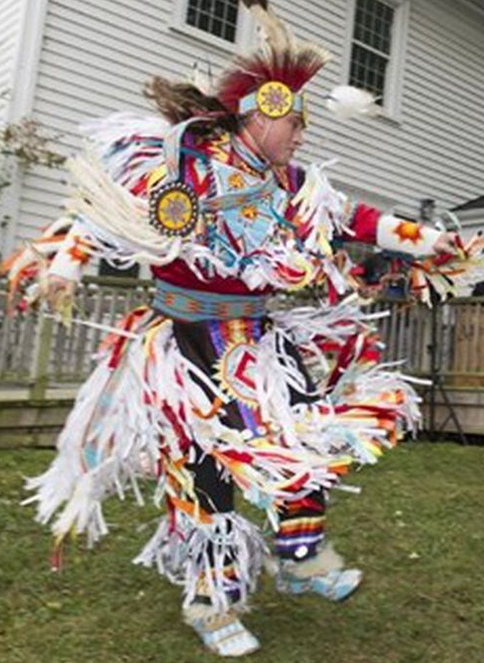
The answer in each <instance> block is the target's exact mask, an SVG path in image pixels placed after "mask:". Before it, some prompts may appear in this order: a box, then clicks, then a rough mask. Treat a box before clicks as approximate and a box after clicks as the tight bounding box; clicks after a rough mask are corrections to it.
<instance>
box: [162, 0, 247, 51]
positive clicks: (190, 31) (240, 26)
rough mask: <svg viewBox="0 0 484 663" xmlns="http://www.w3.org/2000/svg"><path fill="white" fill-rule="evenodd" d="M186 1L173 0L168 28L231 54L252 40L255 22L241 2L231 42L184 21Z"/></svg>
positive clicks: (187, 0)
mask: <svg viewBox="0 0 484 663" xmlns="http://www.w3.org/2000/svg"><path fill="white" fill-rule="evenodd" d="M188 2H189V0H174V1H173V10H172V16H171V25H170V28H171V29H172V30H174V31H175V32H179V33H181V34H184V35H186V36H188V37H193V38H195V39H196V40H197V41H201V42H204V43H206V44H209V45H210V46H215V47H216V48H218V49H219V50H222V51H226V52H228V53H231V54H235V53H238V52H239V51H241V50H242V49H244V48H246V47H249V46H250V44H251V43H252V42H253V39H254V35H255V23H254V20H253V18H252V16H251V13H250V12H249V11H248V9H247V8H246V7H245V6H244V5H243V4H242V3H240V4H239V8H238V16H237V29H236V38H235V41H234V42H231V41H228V40H227V39H223V37H217V36H216V35H213V34H212V33H211V32H207V31H205V30H202V29H201V28H197V27H195V26H194V25H189V24H188V23H187V22H186V15H187V9H188Z"/></svg>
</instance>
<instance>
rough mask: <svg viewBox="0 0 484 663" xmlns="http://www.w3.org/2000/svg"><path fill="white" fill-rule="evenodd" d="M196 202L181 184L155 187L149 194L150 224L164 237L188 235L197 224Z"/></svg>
mask: <svg viewBox="0 0 484 663" xmlns="http://www.w3.org/2000/svg"><path fill="white" fill-rule="evenodd" d="M197 218H198V201H197V197H196V195H195V192H194V191H193V189H191V188H190V187H189V186H188V185H186V184H184V183H182V182H174V183H169V184H165V185H164V186H160V187H156V188H155V189H154V190H153V191H151V193H150V224H151V225H152V226H153V227H154V228H156V230H158V231H160V232H161V233H162V234H165V235H172V236H175V235H178V236H181V237H185V236H186V235H188V234H189V233H190V232H191V231H192V230H193V228H194V227H195V224H196V222H197Z"/></svg>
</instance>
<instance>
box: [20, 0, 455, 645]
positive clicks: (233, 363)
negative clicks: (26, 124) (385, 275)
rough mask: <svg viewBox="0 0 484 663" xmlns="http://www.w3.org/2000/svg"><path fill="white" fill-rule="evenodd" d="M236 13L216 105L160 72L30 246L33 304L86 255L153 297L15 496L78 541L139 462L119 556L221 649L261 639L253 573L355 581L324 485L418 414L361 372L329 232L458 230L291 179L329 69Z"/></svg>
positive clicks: (386, 239)
mask: <svg viewBox="0 0 484 663" xmlns="http://www.w3.org/2000/svg"><path fill="white" fill-rule="evenodd" d="M246 4H249V5H252V10H253V11H254V14H255V15H256V17H257V18H258V20H259V21H260V23H261V25H262V26H263V28H264V30H265V40H264V41H263V42H262V44H261V45H260V47H259V48H258V49H257V50H256V51H255V52H254V53H252V54H249V55H246V56H242V57H237V58H236V59H235V61H234V63H233V65H232V67H231V68H229V69H228V71H226V72H225V73H224V74H223V75H222V77H221V78H220V80H219V81H218V83H217V85H216V87H215V90H214V91H212V92H211V93H210V94H208V93H207V92H203V91H202V90H200V89H199V88H198V87H197V86H196V85H194V84H188V83H186V84H185V83H171V82H169V81H167V80H165V79H164V78H161V77H158V78H156V79H155V80H154V81H153V82H152V84H151V85H150V86H149V89H148V95H149V96H150V98H151V99H153V100H154V101H155V102H156V103H157V105H158V107H159V110H160V111H161V114H162V116H163V119H160V118H158V117H154V118H153V117H138V116H136V115H133V114H117V115H114V116H111V117H109V118H108V119H106V120H102V121H95V122H91V123H90V124H89V125H87V126H86V131H87V133H88V135H89V145H88V147H87V150H86V152H85V153H84V154H82V155H80V156H79V157H77V158H76V159H74V160H73V161H72V162H71V164H70V168H71V172H72V176H73V180H74V184H75V188H74V191H73V193H72V196H71V199H70V201H69V202H68V205H67V210H66V215H65V217H63V218H62V219H61V220H60V221H58V222H56V223H55V224H54V225H53V226H52V227H51V228H50V229H49V230H48V231H47V232H46V233H45V235H44V237H43V240H42V246H43V247H44V253H48V254H49V255H50V256H53V255H54V254H55V257H54V258H53V261H52V264H51V265H50V268H49V271H48V277H47V284H45V283H44V284H43V285H42V287H41V289H43V292H44V294H45V293H47V296H48V298H49V299H50V301H51V303H52V305H53V307H54V308H55V309H57V310H61V309H62V310H65V305H66V303H68V302H69V300H71V299H72V296H73V293H74V288H75V283H76V281H78V280H79V279H80V277H81V274H82V269H83V267H84V265H85V264H87V263H88V262H89V260H91V258H92V257H93V256H100V257H103V258H104V259H106V260H108V261H111V262H113V264H116V265H117V266H120V265H121V266H123V265H124V266H130V265H132V264H133V263H135V262H140V263H148V264H150V265H151V266H152V272H153V278H154V282H155V285H156V294H155V296H154V299H153V302H152V303H151V305H150V306H145V307H142V308H138V309H136V310H134V311H132V312H131V313H130V314H129V315H128V316H127V317H126V318H125V319H124V320H123V322H122V323H121V324H120V326H119V329H118V330H117V332H116V333H112V334H110V335H109V336H108V338H107V339H106V341H105V342H104V344H103V350H102V357H101V360H100V363H99V365H98V367H97V368H96V370H95V371H94V372H93V374H92V375H91V377H90V378H89V379H88V381H87V382H86V383H85V384H84V386H83V387H82V388H81V390H80V392H79V395H78V397H77V400H76V403H75V406H74V408H73V411H72V413H71V414H70V416H69V418H68V420H67V423H66V425H65V428H64V430H63V431H62V433H61V435H60V438H59V443H58V448H59V453H58V456H57V458H56V459H55V461H54V462H53V464H52V466H51V467H50V469H49V470H48V471H47V472H46V473H45V474H44V475H42V476H41V477H38V478H35V479H32V480H30V481H29V486H28V487H29V488H30V489H31V490H35V491H36V493H35V495H34V497H33V498H32V501H36V502H38V519H39V520H40V522H43V523H45V522H48V521H50V520H51V518H52V517H53V515H54V514H55V512H57V511H58V510H59V509H61V512H60V515H59V516H58V517H57V519H56V520H55V522H54V525H53V531H54V534H55V536H56V537H57V538H58V540H61V539H62V538H63V537H64V536H65V535H66V534H67V533H68V532H69V531H71V530H75V531H76V532H78V533H86V534H87V537H88V541H89V543H90V544H93V543H95V542H96V541H97V540H98V539H99V538H100V537H101V536H103V535H104V534H106V533H107V529H108V528H107V525H106V523H105V521H104V519H103V515H102V510H101V502H102V500H103V499H104V498H105V497H106V496H108V495H110V494H113V493H116V492H117V493H120V494H122V493H123V492H124V488H125V487H126V486H127V485H128V484H130V485H131V486H132V487H133V489H134V492H135V495H136V496H137V497H138V499H139V500H141V495H140V493H139V490H138V484H137V480H138V478H139V477H140V476H143V475H144V474H145V472H146V467H147V466H148V467H149V469H150V471H151V472H153V473H154V474H155V475H156V477H157V490H156V500H157V501H158V502H160V503H161V501H162V499H163V500H164V501H165V503H166V515H164V516H163V517H162V518H161V520H160V524H159V526H158V529H157V531H156V532H155V533H154V535H153V537H152V538H151V540H150V541H149V542H148V543H147V544H146V546H145V548H144V549H143V550H142V552H141V553H140V555H139V556H138V558H137V559H136V562H137V563H139V564H143V565H145V566H153V565H154V566H156V567H157V569H158V570H159V572H160V573H161V574H162V575H164V576H166V577H167V578H168V579H169V580H171V581H172V582H175V583H177V584H179V585H181V586H182V588H183V597H184V598H183V614H184V618H185V620H186V621H187V623H188V624H190V625H191V626H192V627H193V628H194V629H195V630H196V631H197V633H198V634H199V635H200V637H201V639H202V640H203V642H204V643H205V645H206V646H207V647H208V648H209V649H211V650H212V651H214V652H215V653H217V654H219V655H221V656H239V655H243V654H247V653H250V652H251V651H254V650H255V649H257V648H258V646H259V644H258V641H257V639H256V637H255V636H254V635H253V634H251V633H250V632H249V631H248V630H247V629H246V628H245V627H244V626H243V624H242V622H241V620H240V617H239V612H240V611H241V610H243V609H244V608H245V607H246V606H247V601H248V597H249V594H250V593H251V592H252V591H253V590H254V589H255V587H256V583H257V578H258V576H259V573H260V571H261V568H262V566H263V563H264V560H266V561H268V563H269V565H271V566H272V567H273V569H274V572H275V575H276V583H277V587H278V589H279V590H280V591H282V592H290V593H302V592H306V591H311V592H316V593H318V594H320V595H322V596H323V597H326V598H329V599H331V600H341V599H343V598H345V597H347V596H348V595H349V594H350V593H351V592H352V591H354V590H355V589H356V588H357V586H358V584H359V582H360V579H361V572H360V571H359V570H357V569H350V570H345V569H344V568H343V567H342V562H341V559H340V558H339V556H338V555H337V554H336V553H335V552H334V551H333V549H332V548H331V546H330V544H329V543H328V540H327V535H326V533H325V506H326V494H327V491H328V490H330V489H331V488H333V487H335V486H338V485H339V484H340V475H341V474H343V473H345V472H346V471H347V469H348V467H349V466H350V465H351V464H352V463H354V462H356V463H360V464H364V463H373V462H375V461H376V459H377V458H378V456H379V455H380V454H381V450H382V449H383V448H384V447H388V446H391V445H393V444H395V443H396V441H397V439H398V438H399V437H401V435H402V434H403V432H404V431H405V430H411V431H412V430H415V427H416V426H417V423H418V420H419V411H418V398H417V396H416V394H415V392H414V391H413V389H412V387H411V385H410V384H409V382H408V381H407V380H405V379H403V378H402V377H401V376H399V375H398V374H397V373H395V372H391V371H388V370H387V369H385V368H383V367H379V366H378V357H379V350H380V344H379V341H378V338H377V336H376V335H375V333H374V330H373V328H372V326H371V316H368V315H365V314H364V313H363V312H362V310H361V309H360V308H359V307H358V304H357V298H356V297H355V296H354V295H352V294H351V290H352V289H353V288H354V287H355V284H356V282H355V277H354V274H353V271H352V269H351V263H350V261H349V259H348V258H347V257H345V256H344V255H343V254H342V253H341V252H338V253H337V254H334V253H333V249H332V246H331V244H332V241H333V239H335V238H338V239H343V240H346V241H352V240H356V241H360V242H367V243H372V244H377V245H379V246H380V247H383V248H387V249H396V250H398V251H399V252H402V251H403V252H405V251H410V252H413V253H415V254H418V255H429V254H435V253H447V254H449V253H453V252H454V246H453V239H454V238H453V236H450V235H447V234H445V233H440V232H437V231H436V230H433V229H430V228H424V227H422V226H420V225H418V224H414V223H410V222H407V221H402V220H401V219H397V218H394V217H392V216H389V215H382V214H381V213H380V212H379V211H378V210H375V209H372V208H369V207H367V206H365V205H363V204H357V203H356V204H355V203H352V202H350V201H349V200H347V198H346V197H345V196H344V195H342V194H341V193H339V192H337V191H335V190H334V189H333V188H332V187H331V185H330V184H329V182H328V180H327V179H326V176H325V173H324V168H323V167H321V166H317V165H312V166H310V167H309V168H308V169H307V170H304V169H302V168H300V167H296V166H294V165H292V164H291V162H290V161H291V158H292V156H293V153H294V152H295V150H296V149H297V148H298V147H300V146H301V144H302V142H303V131H304V128H305V126H306V122H307V108H306V100H305V97H304V92H303V91H302V88H303V87H304V86H305V85H306V84H307V83H308V81H309V80H310V79H312V77H313V76H314V75H315V74H316V73H317V72H318V70H319V69H320V68H321V67H323V66H324V64H325V63H326V62H327V60H328V54H327V52H326V51H324V50H322V49H321V48H319V47H318V46H315V45H313V44H298V43H297V42H296V40H295V39H294V37H293V35H292V34H291V32H290V30H289V28H288V27H287V26H285V25H284V24H283V23H282V22H281V21H280V20H279V19H278V18H277V17H276V16H275V15H274V13H273V12H272V11H271V10H270V9H268V8H267V7H266V5H265V3H257V2H247V3H246ZM329 105H330V106H333V108H334V109H335V110H336V111H339V112H340V114H343V115H347V114H348V113H349V112H350V111H351V112H353V111H355V107H356V109H357V110H360V111H368V108H369V99H368V96H367V95H365V94H359V93H357V92H355V91H354V90H351V89H339V90H336V91H335V92H334V93H333V94H332V95H331V98H330V99H329ZM62 232H67V234H66V237H65V239H64V241H63V242H62V243H60V242H59V241H58V239H59V237H60V236H61V233H62ZM49 240H51V244H52V246H48V244H49ZM59 244H60V246H59ZM38 246H39V247H40V246H41V244H39V245H38ZM46 246H48V249H45V247H46ZM54 249H55V250H54ZM26 256H27V257H26ZM32 260H33V253H32V251H31V253H30V254H28V252H27V254H26V253H25V252H24V253H23V254H22V259H19V260H17V263H16V264H14V265H13V266H12V271H11V277H12V279H13V280H14V281H15V282H19V281H21V280H22V270H25V267H26V265H29V266H30V267H31V261H32ZM29 261H30V262H29ZM30 272H31V270H30ZM427 273H428V270H427ZM308 285H321V286H322V287H323V288H325V292H326V295H327V301H326V302H320V304H319V305H318V306H317V307H309V306H306V307H303V308H299V309H292V310H285V311H284V310H283V311H281V310H277V309H276V310H271V312H269V310H268V303H269V302H268V300H269V296H270V295H272V294H274V293H277V292H287V291H289V292H292V291H295V290H299V289H302V288H304V287H306V286H308ZM308 367H309V368H310V369H311V374H310V371H309V368H308ZM314 376H316V377H314ZM234 487H237V488H239V489H240V490H241V492H242V494H243V496H244V498H245V499H246V500H248V501H249V502H251V503H252V504H255V505H257V506H258V507H260V508H261V509H263V510H264V511H265V512H266V514H267V516H268V520H269V522H270V523H271V525H272V527H273V529H274V531H275V540H274V546H273V548H272V550H271V549H270V546H268V544H267V543H266V540H265V539H264V538H263V536H262V534H261V532H260V530H259V528H258V527H257V526H255V525H254V524H252V523H250V522H249V521H247V520H246V519H245V518H244V517H243V516H242V515H240V514H238V513H236V512H235V510H234Z"/></svg>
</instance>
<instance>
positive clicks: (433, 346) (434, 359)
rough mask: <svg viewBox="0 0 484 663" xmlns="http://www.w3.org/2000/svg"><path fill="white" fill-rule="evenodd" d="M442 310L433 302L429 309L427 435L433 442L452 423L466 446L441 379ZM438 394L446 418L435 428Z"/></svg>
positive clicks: (459, 424) (464, 437) (425, 394)
mask: <svg viewBox="0 0 484 663" xmlns="http://www.w3.org/2000/svg"><path fill="white" fill-rule="evenodd" d="M441 310H442V307H441V305H440V304H439V302H438V301H434V302H433V305H432V308H431V337H430V344H429V346H428V351H429V353H430V379H431V381H432V382H431V384H430V386H429V387H427V389H426V390H425V391H424V394H423V400H424V403H425V401H426V396H427V394H428V405H429V435H430V439H431V440H432V441H433V442H434V441H436V440H437V439H438V436H439V434H440V433H442V431H443V429H444V428H445V426H446V424H447V423H448V422H449V421H452V422H453V424H454V426H455V428H456V431H457V435H458V437H459V439H460V441H461V443H462V444H468V441H467V438H466V435H465V433H464V430H463V428H462V426H461V423H460V421H459V418H458V416H457V413H456V411H455V408H454V406H453V404H452V402H451V400H450V399H449V396H448V394H447V391H446V389H445V385H444V382H443V379H442V373H441V368H442V361H441V356H442V347H441V341H442V339H441V338H439V333H438V329H439V324H438V323H439V312H440V311H441ZM438 394H440V396H441V397H442V401H443V403H440V405H441V406H442V405H444V406H445V408H446V409H447V416H446V418H445V419H444V421H443V422H442V423H441V424H440V426H438V427H437V422H436V409H437V395H438Z"/></svg>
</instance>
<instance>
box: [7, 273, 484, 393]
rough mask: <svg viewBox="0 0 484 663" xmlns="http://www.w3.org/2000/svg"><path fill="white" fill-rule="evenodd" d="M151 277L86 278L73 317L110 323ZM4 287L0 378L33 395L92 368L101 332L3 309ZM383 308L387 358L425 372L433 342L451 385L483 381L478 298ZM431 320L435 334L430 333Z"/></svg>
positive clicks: (483, 316) (142, 298) (481, 301)
mask: <svg viewBox="0 0 484 663" xmlns="http://www.w3.org/2000/svg"><path fill="white" fill-rule="evenodd" d="M152 288H153V285H152V283H151V282H150V281H138V280H135V279H126V278H125V279H123V278H121V279H120V278H107V277H98V278H94V277H91V278H86V279H85V281H84V282H83V283H82V284H81V285H80V287H79V289H78V292H77V296H76V308H77V311H78V313H79V316H80V317H81V318H84V319H89V320H90V321H93V322H95V323H99V324H104V325H109V326H113V325H114V324H115V323H116V321H117V320H119V319H120V318H121V317H122V316H124V315H125V314H126V313H127V312H128V311H130V310H131V309H133V308H134V307H135V306H137V305H141V304H143V303H146V302H147V301H149V298H150V296H151V293H152ZM5 300H6V294H5V287H4V286H3V287H1V288H0V315H1V319H0V380H1V382H2V385H3V386H4V387H5V386H8V387H10V388H14V387H15V386H23V387H25V386H29V388H30V390H31V397H32V398H33V399H34V400H39V399H42V398H43V396H44V394H45V389H46V388H47V386H49V387H55V386H58V385H66V384H71V385H76V384H78V383H79V382H80V381H82V380H83V379H84V378H85V377H86V376H87V375H88V374H89V372H90V371H91V370H92V368H93V366H94V364H95V360H94V355H95V353H96V350H97V348H98V345H99V342H100V340H101V338H102V336H103V332H102V331H101V330H99V329H92V328H89V327H85V326H82V325H76V324H74V325H72V326H71V328H70V330H66V328H65V327H64V326H62V325H61V324H59V323H57V322H55V321H53V320H52V319H50V318H46V317H44V316H43V315H41V314H39V313H36V312H31V313H28V314H26V315H21V314H17V315H15V316H13V317H9V316H7V315H6V314H5ZM372 308H373V309H376V310H381V309H384V308H388V309H389V310H390V316H389V317H387V318H383V319H382V320H381V321H380V333H381V335H382V337H383V340H384V341H385V343H386V349H385V352H384V360H385V361H396V360H398V359H401V358H402V357H403V358H406V364H405V366H404V370H405V372H407V373H410V374H415V375H428V374H429V373H430V371H431V350H432V346H433V349H434V351H435V352H436V358H437V364H438V366H437V367H438V368H439V369H440V371H441V374H442V376H443V377H444V379H445V381H446V383H447V384H449V386H470V387H484V343H483V341H482V339H483V335H484V298H466V299H455V300H453V301H451V302H450V303H448V304H445V305H443V306H439V307H438V308H437V310H436V312H435V318H434V320H432V313H431V311H429V309H428V308H426V307H423V306H420V305H418V306H406V305H402V304H391V303H384V302H379V303H377V304H376V305H373V307H372ZM432 324H434V330H435V334H434V337H433V336H432Z"/></svg>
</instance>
